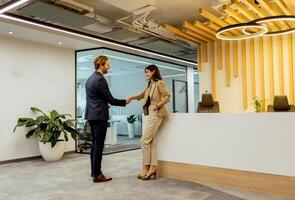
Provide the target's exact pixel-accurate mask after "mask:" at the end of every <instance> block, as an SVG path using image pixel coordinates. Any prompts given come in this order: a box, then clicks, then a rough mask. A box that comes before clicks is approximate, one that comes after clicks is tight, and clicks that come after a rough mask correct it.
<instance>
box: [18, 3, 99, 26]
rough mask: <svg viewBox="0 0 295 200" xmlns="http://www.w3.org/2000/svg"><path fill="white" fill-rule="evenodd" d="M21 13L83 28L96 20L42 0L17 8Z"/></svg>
mask: <svg viewBox="0 0 295 200" xmlns="http://www.w3.org/2000/svg"><path fill="white" fill-rule="evenodd" d="M17 11H18V12H19V13H20V14H22V15H25V16H31V17H34V18H39V19H40V18H41V19H43V20H46V21H52V22H54V23H58V24H60V25H65V26H69V27H75V28H81V27H84V26H88V25H90V24H94V23H95V20H94V19H91V18H88V17H85V16H83V15H79V14H77V13H74V12H71V11H68V10H65V9H63V8H60V7H58V6H55V5H51V4H47V3H44V2H42V1H36V2H34V3H32V4H29V5H27V6H25V7H23V8H20V9H18V10H17Z"/></svg>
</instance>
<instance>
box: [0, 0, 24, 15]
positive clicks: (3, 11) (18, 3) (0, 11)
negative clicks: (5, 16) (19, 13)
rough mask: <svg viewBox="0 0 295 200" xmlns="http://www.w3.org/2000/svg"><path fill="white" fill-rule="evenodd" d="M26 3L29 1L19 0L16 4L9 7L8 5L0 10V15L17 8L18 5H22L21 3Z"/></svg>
mask: <svg viewBox="0 0 295 200" xmlns="http://www.w3.org/2000/svg"><path fill="white" fill-rule="evenodd" d="M27 1H29V0H20V1H16V2H15V3H13V4H10V5H8V6H6V7H4V8H2V9H0V14H2V13H5V12H7V11H9V10H11V9H13V8H16V7H17V6H19V5H21V4H23V3H26V2H27Z"/></svg>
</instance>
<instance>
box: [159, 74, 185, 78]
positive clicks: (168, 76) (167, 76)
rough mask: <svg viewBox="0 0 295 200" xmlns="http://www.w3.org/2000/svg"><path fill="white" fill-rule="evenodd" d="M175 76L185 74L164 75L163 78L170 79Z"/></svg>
mask: <svg viewBox="0 0 295 200" xmlns="http://www.w3.org/2000/svg"><path fill="white" fill-rule="evenodd" d="M176 76H186V74H175V75H166V76H163V78H170V77H176Z"/></svg>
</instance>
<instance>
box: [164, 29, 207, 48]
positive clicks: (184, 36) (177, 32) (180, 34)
mask: <svg viewBox="0 0 295 200" xmlns="http://www.w3.org/2000/svg"><path fill="white" fill-rule="evenodd" d="M165 28H166V29H167V30H169V31H171V32H173V33H174V34H175V35H176V36H177V37H178V38H180V39H184V40H188V41H191V42H194V43H196V44H203V43H206V41H203V40H199V39H197V38H194V37H192V36H190V35H188V34H186V33H184V32H182V31H181V30H179V29H178V28H175V27H174V26H171V25H169V24H166V25H165Z"/></svg>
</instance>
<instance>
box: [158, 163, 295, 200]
mask: <svg viewBox="0 0 295 200" xmlns="http://www.w3.org/2000/svg"><path fill="white" fill-rule="evenodd" d="M159 174H160V176H162V177H167V178H172V179H178V180H184V181H191V182H197V183H210V184H215V185H222V186H227V187H232V188H241V189H246V190H250V191H255V192H263V193H268V194H274V195H282V196H288V197H295V177H289V176H281V175H273V174H265V173H257V172H250V171H242V170H234V169H225V168H218V167H208V166H201V165H192V164H185V163H176V162H169V161H159Z"/></svg>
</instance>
